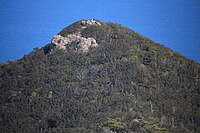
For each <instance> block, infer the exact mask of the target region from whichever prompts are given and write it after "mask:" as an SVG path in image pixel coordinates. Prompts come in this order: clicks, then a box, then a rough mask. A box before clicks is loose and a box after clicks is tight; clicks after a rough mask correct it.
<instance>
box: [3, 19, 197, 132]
mask: <svg viewBox="0 0 200 133" xmlns="http://www.w3.org/2000/svg"><path fill="white" fill-rule="evenodd" d="M99 23H100V24H101V25H99V26H96V25H90V26H87V27H86V28H80V27H81V26H82V23H81V21H78V22H76V23H74V24H72V25H70V26H68V27H66V28H64V29H63V30H62V31H61V32H60V33H58V34H59V35H61V36H63V37H65V36H67V35H68V34H73V33H77V32H80V34H81V36H82V37H84V38H89V37H90V38H94V39H95V40H96V42H97V43H98V47H95V48H92V49H90V50H89V51H88V52H86V53H81V52H76V51H74V50H72V49H73V48H74V47H73V46H74V45H76V43H77V42H75V41H74V42H72V43H71V44H69V45H67V48H66V49H65V50H63V49H55V45H54V44H52V43H50V44H47V45H46V46H44V47H43V48H40V49H39V48H36V49H34V51H33V52H31V53H29V54H28V55H25V56H24V57H23V58H22V59H19V60H17V61H12V62H4V63H1V64H0V89H1V90H0V98H1V100H0V107H1V110H0V114H1V115H0V116H1V117H0V120H1V126H0V131H1V132H6V133H7V132H8V133H10V132H19V133H23V132H33V133H35V132H45V133H51V132H53V133H56V132H63V133H64V132H66V133H74V132H80V133H82V132H86V133H89V132H91V133H112V132H117V133H136V132H143V133H146V132H148V133H171V132H174V133H180V132H181V133H190V132H194V133H197V132H200V110H199V107H200V104H199V101H200V89H199V86H200V84H199V75H200V65H199V64H197V63H195V62H193V61H191V60H189V59H187V58H185V57H183V56H181V55H179V54H177V53H175V52H173V51H172V50H170V49H169V48H166V47H164V46H162V45H160V44H157V43H155V42H153V41H152V40H150V39H148V38H145V37H143V36H142V35H139V34H137V33H135V32H134V31H132V30H130V29H128V28H125V27H123V26H121V25H118V24H114V23H102V22H99ZM80 29H81V30H80Z"/></svg>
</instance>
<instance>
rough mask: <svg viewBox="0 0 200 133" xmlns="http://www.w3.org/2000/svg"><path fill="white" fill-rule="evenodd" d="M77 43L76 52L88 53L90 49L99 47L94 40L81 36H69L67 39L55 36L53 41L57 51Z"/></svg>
mask: <svg viewBox="0 0 200 133" xmlns="http://www.w3.org/2000/svg"><path fill="white" fill-rule="evenodd" d="M72 42H76V43H75V44H76V46H75V51H77V52H88V51H89V49H90V48H93V47H97V46H98V44H97V42H96V40H95V39H94V38H84V37H81V36H80V35H79V34H69V35H68V36H67V37H63V36H61V35H55V36H54V37H53V39H52V41H51V43H53V44H54V45H55V48H56V49H64V50H65V49H66V46H67V45H68V44H71V43H72Z"/></svg>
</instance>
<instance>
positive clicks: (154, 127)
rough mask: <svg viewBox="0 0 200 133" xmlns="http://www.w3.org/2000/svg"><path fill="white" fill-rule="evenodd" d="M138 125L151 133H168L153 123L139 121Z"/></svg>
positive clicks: (168, 132)
mask: <svg viewBox="0 0 200 133" xmlns="http://www.w3.org/2000/svg"><path fill="white" fill-rule="evenodd" d="M140 125H141V126H142V127H143V128H145V129H146V130H150V131H151V132H152V133H170V131H168V129H166V128H161V127H159V126H158V125H157V124H156V123H154V122H153V121H146V120H140Z"/></svg>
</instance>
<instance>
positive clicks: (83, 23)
mask: <svg viewBox="0 0 200 133" xmlns="http://www.w3.org/2000/svg"><path fill="white" fill-rule="evenodd" d="M81 25H82V26H83V27H82V28H83V29H84V28H86V26H90V25H95V26H100V25H101V23H100V22H98V21H96V20H94V19H91V20H85V21H81Z"/></svg>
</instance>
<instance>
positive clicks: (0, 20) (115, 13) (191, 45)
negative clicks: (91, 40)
mask: <svg viewBox="0 0 200 133" xmlns="http://www.w3.org/2000/svg"><path fill="white" fill-rule="evenodd" d="M0 16H1V17H0V41H1V43H0V62H5V61H12V60H16V59H19V58H22V57H23V56H24V55H25V54H28V53H29V52H31V51H32V50H33V48H36V47H39V48H40V47H42V46H44V45H45V44H47V43H49V42H50V41H51V39H52V36H54V35H55V34H57V33H58V32H59V31H61V30H62V29H63V28H64V27H66V26H68V25H70V24H72V23H74V22H76V21H78V20H81V19H92V18H95V19H97V20H101V21H103V22H115V23H119V24H121V25H123V26H125V27H128V28H130V29H132V30H134V31H135V32H138V33H140V34H142V35H144V36H146V37H148V38H150V39H152V40H154V41H156V42H158V43H160V44H163V45H165V46H166V47H168V48H171V49H172V50H173V51H175V52H178V53H180V54H182V55H184V56H186V57H188V58H190V59H192V60H194V61H196V62H198V63H200V0H166V1H163V0H1V1H0Z"/></svg>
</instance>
